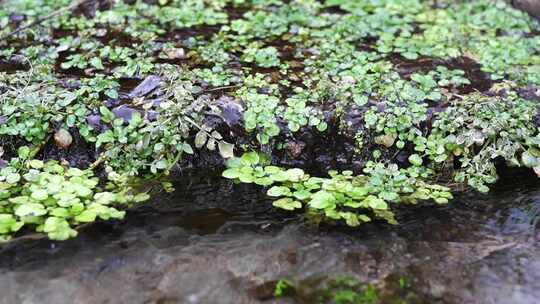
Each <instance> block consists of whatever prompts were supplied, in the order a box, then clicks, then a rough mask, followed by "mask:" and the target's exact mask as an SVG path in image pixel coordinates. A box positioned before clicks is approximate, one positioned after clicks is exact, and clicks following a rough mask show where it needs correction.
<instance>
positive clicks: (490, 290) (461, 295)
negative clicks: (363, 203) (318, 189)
mask: <svg viewBox="0 0 540 304" xmlns="http://www.w3.org/2000/svg"><path fill="white" fill-rule="evenodd" d="M188 181H189V182H190V183H189V182H188ZM503 182H507V181H503ZM517 183H518V182H517V181H516V184H517ZM516 184H514V185H505V186H504V187H503V186H502V185H503V184H500V185H499V186H498V187H496V188H495V189H496V190H495V191H494V192H493V193H492V194H490V195H485V196H478V195H466V194H464V195H461V196H460V197H458V198H457V199H456V200H455V201H454V202H453V204H452V205H450V206H445V207H433V206H431V207H430V206H426V207H418V208H413V209H415V210H411V211H408V213H406V214H402V215H401V218H400V222H401V225H400V226H398V227H389V226H385V225H382V224H377V223H376V224H372V225H366V226H363V227H362V228H360V229H357V230H345V229H341V228H339V229H336V227H331V228H329V227H322V228H320V229H315V228H313V227H310V226H308V225H306V224H304V223H305V222H304V221H302V219H301V215H300V214H290V213H282V212H279V211H276V210H274V209H273V208H272V207H271V204H270V201H268V200H267V198H266V197H265V195H264V191H261V190H260V189H258V188H254V187H250V186H246V185H231V184H230V183H228V182H226V181H221V180H219V179H212V178H210V179H209V178H208V177H206V178H200V179H197V177H194V176H191V177H188V178H186V179H182V180H179V181H178V182H177V183H176V187H177V191H176V192H174V193H172V194H168V195H162V196H160V197H159V198H157V199H156V200H155V201H154V203H153V204H148V205H147V206H146V207H144V208H138V209H135V210H133V211H132V212H130V213H129V215H128V218H127V219H126V220H124V221H122V222H116V223H99V224H96V225H92V226H89V227H87V228H86V229H84V230H83V231H81V233H80V236H79V237H78V238H76V239H73V240H69V241H66V242H61V243H58V242H51V241H48V240H45V239H40V240H29V239H26V240H24V239H21V240H18V241H15V242H13V243H10V244H7V245H4V247H2V249H0V255H1V257H2V258H1V259H0V275H1V276H2V280H0V292H1V294H2V297H1V299H0V303H259V302H264V301H261V300H259V299H263V298H265V295H262V294H258V291H260V290H263V289H267V288H263V287H264V286H266V285H268V283H269V282H273V281H276V280H279V279H281V278H288V279H291V280H294V281H297V282H306V281H309V280H310V279H313V278H320V277H323V278H324V277H332V276H339V275H352V276H354V277H356V278H358V279H359V280H361V281H363V282H371V283H374V284H376V285H377V286H378V287H380V288H381V290H382V293H381V297H382V301H383V303H391V299H392V298H394V297H395V296H396V293H397V291H396V290H395V289H396V287H395V282H396V280H398V279H399V278H404V279H406V280H407V282H409V284H410V286H411V287H410V289H411V292H413V293H414V294H415V296H414V297H412V298H411V299H412V300H410V301H409V303H537V302H538V298H540V246H539V245H538V244H537V240H538V239H539V238H540V234H539V233H538V230H537V229H536V227H537V223H538V219H540V185H538V184H535V185H520V186H518V185H516ZM409 212H410V213H409ZM304 288H308V287H304ZM276 301H277V302H280V301H282V302H283V303H290V302H292V301H293V300H292V299H284V300H281V299H280V300H276V299H269V300H266V302H267V303H275V302H276ZM298 302H302V300H300V301H298ZM303 302H306V301H305V300H304V301H303Z"/></svg>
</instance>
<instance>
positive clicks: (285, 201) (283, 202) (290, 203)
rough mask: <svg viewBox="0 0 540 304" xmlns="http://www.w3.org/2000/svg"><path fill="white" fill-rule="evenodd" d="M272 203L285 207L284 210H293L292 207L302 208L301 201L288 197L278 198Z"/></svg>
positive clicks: (278, 206) (275, 205)
mask: <svg viewBox="0 0 540 304" xmlns="http://www.w3.org/2000/svg"><path fill="white" fill-rule="evenodd" d="M272 205H273V206H274V207H277V208H281V209H285V210H294V209H299V208H302V203H300V202H299V201H295V200H293V199H292V198H290V197H285V198H282V199H278V200H277V201H274V202H273V203H272Z"/></svg>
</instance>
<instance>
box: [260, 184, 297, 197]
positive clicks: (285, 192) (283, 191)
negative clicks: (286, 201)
mask: <svg viewBox="0 0 540 304" xmlns="http://www.w3.org/2000/svg"><path fill="white" fill-rule="evenodd" d="M266 194H267V195H268V196H275V197H278V196H290V195H291V190H290V189H289V188H287V187H282V186H274V187H272V188H270V189H268V191H267V192H266Z"/></svg>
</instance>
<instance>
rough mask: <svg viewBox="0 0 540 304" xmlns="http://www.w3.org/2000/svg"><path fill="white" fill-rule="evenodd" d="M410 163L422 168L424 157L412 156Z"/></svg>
mask: <svg viewBox="0 0 540 304" xmlns="http://www.w3.org/2000/svg"><path fill="white" fill-rule="evenodd" d="M409 162H410V163H411V164H412V165H413V166H416V167H420V166H421V165H422V157H420V155H418V154H412V155H411V156H409Z"/></svg>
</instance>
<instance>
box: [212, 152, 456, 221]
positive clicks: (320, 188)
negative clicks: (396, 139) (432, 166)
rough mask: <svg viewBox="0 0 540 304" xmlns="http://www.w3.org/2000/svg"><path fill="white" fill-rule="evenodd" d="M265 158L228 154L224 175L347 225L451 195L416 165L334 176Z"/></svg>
mask: <svg viewBox="0 0 540 304" xmlns="http://www.w3.org/2000/svg"><path fill="white" fill-rule="evenodd" d="M264 163H265V161H264V157H261V156H259V154H257V153H255V152H249V153H246V154H244V155H242V157H240V158H232V159H229V160H228V162H227V166H228V169H227V170H225V171H223V174H222V175H223V177H225V178H229V179H235V180H238V181H240V182H242V183H255V184H258V185H261V186H272V187H270V188H269V189H268V191H267V195H268V196H270V197H276V198H279V199H277V200H275V201H274V202H273V205H274V206H275V207H277V208H281V209H285V210H289V211H293V210H295V209H302V208H304V207H306V209H307V210H308V212H309V213H311V214H312V215H317V216H323V217H324V218H325V219H327V220H342V221H345V223H346V224H347V225H349V226H358V225H360V224H361V223H364V222H369V221H371V220H372V218H374V217H376V218H380V219H384V220H385V221H387V222H388V223H390V224H396V223H397V222H396V220H395V218H394V213H393V212H392V205H398V204H416V203H418V201H422V200H434V201H435V202H436V203H438V204H446V203H448V201H449V199H451V198H452V194H451V193H450V192H449V191H450V189H449V188H446V187H443V186H439V185H432V184H428V183H426V182H424V181H422V179H421V178H420V179H419V178H417V177H418V174H416V172H415V171H413V170H406V169H398V167H397V166H396V165H388V166H387V165H384V164H381V163H370V164H368V165H367V166H366V168H365V170H364V171H365V173H366V174H365V175H356V176H355V175H353V172H352V171H344V172H342V173H338V172H336V171H331V172H329V173H328V174H329V176H330V177H328V178H322V177H312V176H310V175H309V174H306V173H305V172H304V171H303V170H302V169H299V168H291V169H285V168H280V167H276V166H268V165H266V166H265V164H264ZM413 169H414V168H413Z"/></svg>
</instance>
